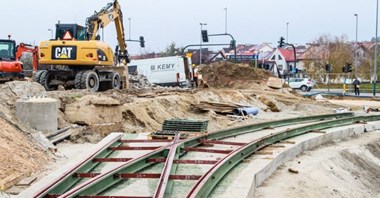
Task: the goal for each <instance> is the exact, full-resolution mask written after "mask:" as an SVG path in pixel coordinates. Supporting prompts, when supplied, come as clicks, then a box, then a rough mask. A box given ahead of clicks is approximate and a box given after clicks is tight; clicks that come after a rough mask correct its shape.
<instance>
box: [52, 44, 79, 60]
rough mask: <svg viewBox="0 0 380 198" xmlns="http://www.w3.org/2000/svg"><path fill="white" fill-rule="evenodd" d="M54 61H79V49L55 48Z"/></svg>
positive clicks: (53, 52)
mask: <svg viewBox="0 0 380 198" xmlns="http://www.w3.org/2000/svg"><path fill="white" fill-rule="evenodd" d="M51 54H52V59H55V60H57V59H60V60H62V59H67V60H76V59H77V47H76V46H54V47H53V48H52V53H51Z"/></svg>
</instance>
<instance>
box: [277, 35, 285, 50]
mask: <svg viewBox="0 0 380 198" xmlns="http://www.w3.org/2000/svg"><path fill="white" fill-rule="evenodd" d="M284 41H285V38H284V37H282V36H281V37H280V41H278V47H279V48H281V47H284V45H285V42H284Z"/></svg>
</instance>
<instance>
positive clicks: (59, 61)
mask: <svg viewBox="0 0 380 198" xmlns="http://www.w3.org/2000/svg"><path fill="white" fill-rule="evenodd" d="M111 22H114V23H115V27H116V32H117V40H118V46H116V50H115V53H114V52H113V50H112V49H111V47H110V46H109V45H108V44H106V43H104V42H102V41H100V36H99V35H98V33H99V29H100V28H104V27H105V26H107V25H108V24H110V23H111ZM39 49H40V52H39V55H40V59H39V64H40V66H41V67H45V68H46V69H44V70H39V71H38V72H37V74H36V75H35V78H34V79H35V81H36V82H39V83H40V84H41V85H43V86H44V87H45V89H46V90H48V91H51V90H56V89H57V88H58V86H59V85H62V86H64V87H75V88H76V89H88V90H90V91H92V92H96V91H98V90H107V89H120V88H126V87H128V69H127V63H129V58H128V51H127V45H126V42H125V35H124V26H123V13H122V11H121V8H120V4H119V2H118V0H114V2H111V3H108V4H107V6H105V7H104V8H102V9H101V10H100V11H99V12H95V13H94V14H93V15H92V16H90V17H88V18H87V20H86V27H83V26H80V25H78V24H61V23H59V22H58V24H56V36H55V39H52V40H48V41H42V42H41V43H40V45H39Z"/></svg>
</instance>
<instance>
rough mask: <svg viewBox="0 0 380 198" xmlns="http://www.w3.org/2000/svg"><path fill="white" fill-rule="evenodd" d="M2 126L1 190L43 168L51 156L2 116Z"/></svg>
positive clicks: (0, 153)
mask: <svg viewBox="0 0 380 198" xmlns="http://www.w3.org/2000/svg"><path fill="white" fill-rule="evenodd" d="M0 126H1V127H0V142H1V144H0V190H4V189H6V188H8V187H10V186H12V185H14V184H15V183H17V182H18V181H20V180H21V179H23V178H24V177H27V176H30V175H31V174H33V173H35V172H36V171H38V170H41V169H42V168H43V167H44V166H45V163H47V162H48V160H49V157H48V156H47V155H46V153H45V152H44V151H42V150H41V149H40V148H39V147H37V146H36V145H35V144H33V143H32V141H31V140H29V139H28V137H27V136H26V135H25V134H24V133H23V132H21V131H20V130H18V129H16V128H15V127H14V126H12V125H11V124H9V123H8V122H7V121H5V120H4V119H2V118H0Z"/></svg>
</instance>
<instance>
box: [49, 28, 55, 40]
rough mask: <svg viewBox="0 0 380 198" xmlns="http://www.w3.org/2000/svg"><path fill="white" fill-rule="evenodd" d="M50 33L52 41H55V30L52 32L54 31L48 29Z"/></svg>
mask: <svg viewBox="0 0 380 198" xmlns="http://www.w3.org/2000/svg"><path fill="white" fill-rule="evenodd" d="M48 31H49V32H50V35H51V39H54V36H53V30H52V29H48Z"/></svg>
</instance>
